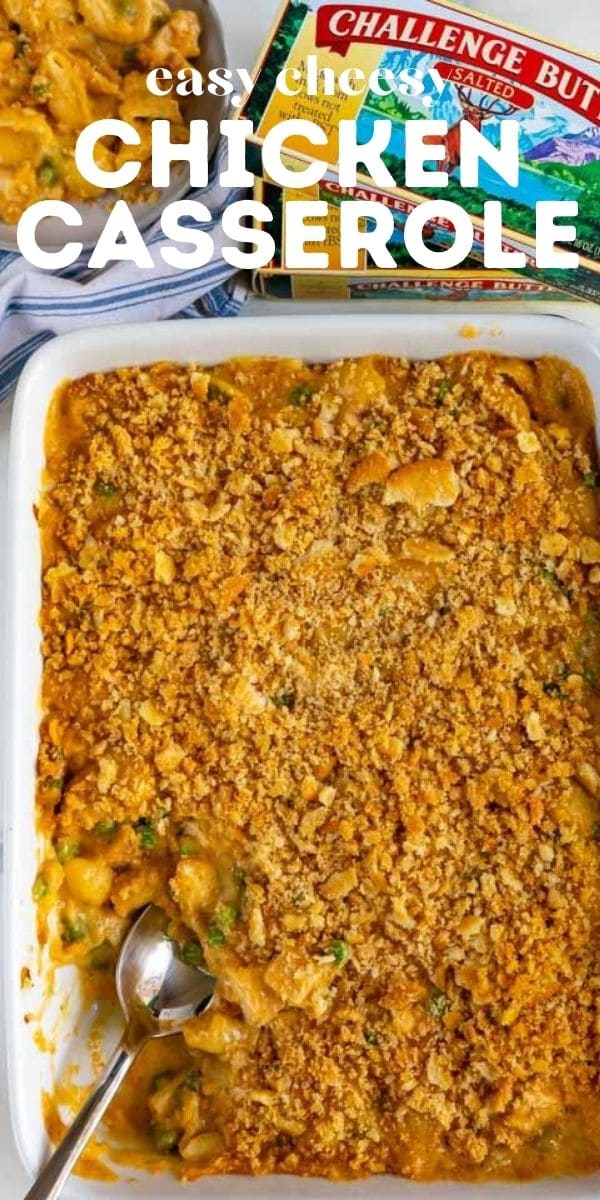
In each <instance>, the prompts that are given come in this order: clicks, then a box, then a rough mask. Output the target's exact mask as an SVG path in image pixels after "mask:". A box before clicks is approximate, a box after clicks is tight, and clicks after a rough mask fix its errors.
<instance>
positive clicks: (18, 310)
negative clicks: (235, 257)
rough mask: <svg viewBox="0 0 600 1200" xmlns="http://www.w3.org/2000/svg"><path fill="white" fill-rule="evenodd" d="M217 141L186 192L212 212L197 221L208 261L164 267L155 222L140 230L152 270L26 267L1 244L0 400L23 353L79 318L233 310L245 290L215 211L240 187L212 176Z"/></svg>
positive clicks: (98, 320)
mask: <svg viewBox="0 0 600 1200" xmlns="http://www.w3.org/2000/svg"><path fill="white" fill-rule="evenodd" d="M223 153H224V148H223V147H221V148H220V149H219V150H217V153H216V155H215V159H214V161H213V165H212V170H211V174H210V178H209V182H208V186H207V187H206V188H203V189H202V190H201V191H193V192H190V193H189V196H190V197H191V198H192V199H197V200H201V201H202V203H203V204H205V205H206V207H207V208H208V209H209V211H210V212H211V214H212V218H213V219H212V223H211V224H210V225H205V226H203V228H204V229H206V230H207V232H209V233H210V235H211V237H212V239H213V242H214V246H215V252H214V255H213V258H212V260H211V262H209V263H207V265H206V266H205V267H200V268H198V269H196V270H190V271H181V270H177V269H175V268H173V267H168V266H167V264H166V263H165V262H163V259H162V258H161V256H160V249H161V245H164V243H165V241H166V239H165V238H164V235H163V234H162V232H161V229H160V223H159V222H157V224H156V225H155V226H153V227H151V228H150V229H149V230H147V231H146V233H145V234H144V239H145V241H146V244H147V246H148V249H149V251H150V253H151V255H152V258H153V260H154V267H153V269H152V270H150V269H145V270H141V269H140V268H138V267H136V266H135V265H134V264H133V263H126V262H118V263H115V264H114V265H113V266H110V267H107V268H106V269H105V270H104V271H99V272H97V273H93V272H90V271H89V270H88V268H87V266H86V265H85V264H83V263H82V264H81V265H79V264H75V266H72V267H69V268H68V269H67V270H64V271H59V272H57V273H56V274H54V273H49V272H46V271H39V270H37V269H36V268H35V267H32V266H30V265H29V264H28V263H27V262H26V261H25V260H24V259H23V258H22V257H21V255H20V254H11V253H6V252H4V253H3V252H2V251H0V402H1V401H2V400H4V399H5V397H6V396H7V395H9V394H10V393H11V391H12V390H13V388H14V385H15V382H16V380H17V379H18V377H19V374H20V372H21V370H22V368H23V366H24V364H25V362H26V360H27V359H28V358H29V356H30V355H31V354H32V353H33V351H34V350H37V348H38V346H41V345H42V343H43V342H46V341H48V339H49V338H51V337H54V336H55V335H56V334H57V333H66V332H68V331H69V330H71V329H81V328H83V327H84V326H85V325H88V324H92V325H102V324H104V325H111V324H115V323H118V322H119V321H156V320H167V319H169V318H173V317H189V318H194V317H206V316H208V317H233V316H236V315H237V313H239V311H240V309H241V308H242V306H243V304H244V302H245V300H246V296H247V291H246V288H245V287H244V285H243V284H241V283H240V282H239V277H237V278H236V269H235V267H231V266H230V265H229V263H226V262H225V260H224V259H223V258H221V247H222V245H223V244H224V242H225V240H226V239H225V238H224V236H223V234H222V232H221V229H220V218H221V216H222V213H223V210H224V208H225V207H226V205H228V204H231V203H233V201H235V200H238V199H240V198H241V197H242V196H243V195H244V193H243V192H236V191H231V190H229V191H228V190H226V189H224V188H222V187H221V185H220V183H219V172H220V169H221V166H220V164H221V158H222V155H223Z"/></svg>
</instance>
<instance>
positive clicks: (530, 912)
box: [9, 317, 600, 1195]
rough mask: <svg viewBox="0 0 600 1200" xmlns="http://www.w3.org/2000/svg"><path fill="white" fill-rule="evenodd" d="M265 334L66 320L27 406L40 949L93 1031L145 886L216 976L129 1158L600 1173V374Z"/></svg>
mask: <svg viewBox="0 0 600 1200" xmlns="http://www.w3.org/2000/svg"><path fill="white" fill-rule="evenodd" d="M277 324H278V326H281V328H278V329H277V331H276V332H275V331H274V330H273V329H270V330H269V333H268V335H267V333H266V332H261V330H263V329H264V327H263V325H262V323H260V324H259V323H255V322H252V321H248V322H244V321H241V322H238V323H236V330H235V332H236V339H235V349H239V351H240V355H239V356H238V357H237V358H234V359H232V358H231V352H232V349H234V346H233V345H232V341H231V334H230V332H229V330H228V329H226V328H224V326H222V325H218V324H217V326H216V329H215V326H214V324H213V326H212V327H211V331H210V332H211V338H210V342H211V346H210V349H209V345H208V338H207V336H206V335H205V334H204V333H203V330H202V329H200V330H199V331H198V332H196V329H195V328H194V329H193V330H192V331H191V332H190V330H189V328H188V327H187V324H185V326H184V327H183V328H181V327H177V326H171V327H170V328H169V329H166V330H165V329H162V328H161V329H158V330H156V329H148V327H146V329H145V330H142V329H140V328H135V329H134V330H133V331H127V330H114V331H109V333H108V335H107V336H106V337H105V338H104V339H100V338H99V337H97V339H96V342H95V344H94V345H92V347H91V348H90V345H89V341H90V335H89V334H88V335H85V337H83V336H82V335H77V337H76V338H69V339H66V340H63V347H62V349H61V350H60V352H59V351H58V350H57V346H56V344H55V345H54V346H50V347H49V348H47V349H45V350H44V351H43V353H42V356H41V357H38V360H37V363H36V362H35V361H34V363H33V365H32V367H31V368H30V369H29V374H28V377H27V378H26V379H25V381H24V383H23V385H22V389H21V398H20V400H19V404H18V408H17V418H16V422H17V424H16V428H15V432H14V440H13V480H12V486H11V493H12V504H13V530H14V532H15V554H16V558H17V559H18V561H19V564H20V565H21V567H22V565H23V554H24V549H25V550H26V548H27V544H28V543H29V546H30V548H31V546H33V545H34V544H35V542H36V539H37V538H38V536H41V574H42V580H43V583H42V592H41V602H40V592H39V584H38V589H37V591H35V590H34V594H33V596H30V595H29V591H30V585H31V583H32V581H33V579H34V578H35V577H36V573H37V572H38V570H39V563H40V557H39V554H40V552H39V549H38V550H37V551H36V559H35V562H34V566H33V574H31V572H30V574H29V579H28V576H27V574H23V573H21V576H20V580H19V586H18V588H17V595H16V597H15V605H16V607H15V614H16V613H17V612H18V614H19V616H18V620H16V621H15V622H14V629H13V634H14V639H13V640H14V642H15V646H14V651H13V663H14V674H13V696H14V700H15V705H14V708H15V714H14V716H13V721H14V720H21V722H22V725H23V727H24V728H25V729H27V730H28V733H27V737H28V739H29V740H28V741H27V744H26V745H25V746H24V745H23V743H21V747H20V755H19V758H22V755H23V750H25V751H28V752H29V758H30V761H29V762H28V763H27V768H26V769H27V771H28V772H29V774H28V775H24V774H23V771H24V769H25V768H24V767H23V766H22V765H19V764H18V763H17V761H16V759H17V756H16V755H12V756H11V758H12V762H11V778H10V780H9V784H10V789H11V794H14V789H15V787H18V788H19V789H20V794H21V796H23V795H29V794H30V792H31V784H32V782H33V773H34V763H33V761H31V759H32V758H34V759H36V760H37V769H36V777H37V801H36V811H37V821H38V829H39V841H40V843H41V850H40V852H39V854H38V859H37V864H36V866H35V869H34V867H33V858H32V854H31V852H30V853H29V861H30V862H31V866H32V877H31V878H29V879H28V883H27V886H28V888H29V887H31V888H32V891H33V898H34V902H35V909H36V913H37V916H36V920H37V928H38V932H39V935H40V937H41V940H42V943H43V947H44V950H43V957H44V960H45V961H46V962H48V961H51V962H52V963H54V964H61V965H62V964H69V965H70V967H73V966H75V967H76V968H77V972H78V974H79V977H80V979H81V980H82V981H83V985H84V986H83V995H84V998H85V1004H87V1005H88V1006H89V1005H90V1003H91V1001H92V1000H94V1002H95V1003H96V1004H97V1005H100V1006H101V1010H102V1006H104V1007H106V1005H107V1004H109V1003H110V998H111V972H112V966H113V964H114V957H115V953H116V951H117V949H118V945H119V942H120V939H121V938H122V936H123V933H124V931H125V930H126V929H127V928H128V925H129V922H130V921H131V919H132V916H133V914H134V913H135V912H136V911H137V910H138V909H139V908H140V907H142V906H143V905H144V904H146V903H148V902H150V901H156V902H157V903H159V904H161V905H162V906H164V907H165V908H166V909H167V911H168V913H169V916H170V919H171V932H172V936H173V937H174V938H175V939H177V940H178V941H179V942H180V943H181V944H182V945H183V946H184V956H185V957H186V958H187V960H188V961H190V962H192V963H193V962H200V961H203V960H204V961H206V963H207V964H208V966H209V968H210V969H211V970H212V971H214V973H215V974H216V975H217V977H218V978H219V981H220V983H219V992H218V999H217V1003H216V1005H215V1007H214V1009H213V1010H212V1011H211V1012H210V1013H209V1014H207V1015H205V1016H203V1017H200V1018H196V1019H194V1020H193V1021H191V1022H190V1023H189V1025H188V1027H187V1028H186V1030H185V1034H184V1038H183V1039H182V1040H176V1039H175V1040H173V1039H167V1040H166V1041H164V1042H161V1043H158V1044H157V1045H155V1046H153V1047H152V1048H150V1049H149V1050H148V1051H147V1052H145V1053H143V1054H142V1056H141V1057H140V1059H139V1061H138V1063H137V1064H136V1066H135V1067H134V1069H133V1072H132V1075H131V1078H130V1080H129V1081H128V1082H127V1083H126V1085H125V1087H124V1088H123V1092H122V1094H121V1096H120V1097H119V1099H118V1101H117V1103H116V1104H115V1105H114V1106H113V1109H112V1112H111V1114H110V1116H109V1120H108V1131H109V1135H110V1138H111V1141H112V1142H114V1144H115V1145H118V1146H120V1147H121V1149H120V1151H119V1152H117V1158H118V1157H119V1153H120V1155H121V1161H123V1160H124V1157H123V1156H124V1155H125V1157H126V1151H124V1150H123V1147H131V1146H134V1145H135V1146H137V1147H141V1149H142V1152H143V1156H144V1162H145V1163H146V1165H149V1166H150V1167H151V1168H152V1169H156V1168H158V1167H161V1166H169V1165H170V1166H171V1167H172V1170H173V1172H174V1174H175V1175H177V1176H180V1177H183V1178H187V1179H190V1178H191V1179H193V1178H195V1177H197V1176H199V1175H205V1174H214V1175H219V1174H221V1175H222V1174H225V1173H229V1172H232V1173H234V1174H239V1175H260V1174H265V1173H266V1174H273V1173H286V1174H292V1175H297V1176H320V1177H328V1178H333V1179H338V1180H340V1179H341V1180H350V1179H353V1178H355V1177H364V1176H368V1175H379V1174H380V1175H384V1176H393V1175H401V1176H405V1177H406V1178H407V1179H410V1180H419V1181H422V1180H434V1179H443V1180H447V1181H448V1180H454V1179H459V1180H467V1179H475V1180H478V1181H479V1182H480V1185H481V1186H480V1188H479V1190H480V1192H481V1194H482V1195H485V1194H486V1191H487V1189H486V1187H485V1186H484V1185H485V1181H486V1180H491V1179H492V1180H493V1179H506V1180H519V1181H526V1180H530V1179H535V1178H537V1177H539V1176H562V1175H573V1174H578V1173H587V1172H593V1171H596V1170H597V1169H598V1167H599V1165H600V1101H599V1100H598V1086H597V1085H598V1067H599V1065H600V1064H599V1050H600V1047H599V1032H600V1011H599V1008H598V1001H599V998H600V964H599V963H598V961H597V959H598V917H597V914H598V911H599V907H600V906H599V899H600V896H599V891H600V883H599V874H598V865H599V862H598V860H599V855H600V834H599V826H600V753H599V746H598V717H599V713H600V699H599V688H600V675H599V674H598V672H599V670H600V668H599V661H600V659H599V637H600V601H599V599H598V596H599V588H598V584H599V582H600V533H599V528H598V483H599V477H598V474H597V460H596V449H595V439H594V421H595V417H594V402H593V396H592V391H591V390H590V384H591V385H592V387H593V386H595V375H594V372H595V371H596V370H597V367H596V352H595V350H594V348H593V347H591V346H589V345H587V344H586V339H588V340H589V334H588V333H587V332H586V333H584V332H583V331H579V330H578V329H577V327H576V326H574V325H570V324H569V323H567V322H562V321H560V320H557V319H544V318H534V319H533V321H531V320H526V319H511V318H508V319H506V320H505V322H504V324H503V326H501V327H500V328H499V329H497V330H495V331H489V330H485V329H483V330H482V331H481V333H480V336H479V337H478V338H475V339H474V340H473V341H472V342H468V343H466V342H464V340H462V341H461V338H460V336H459V331H460V326H459V322H458V321H456V320H454V319H453V320H451V321H450V320H448V319H446V318H443V317H440V318H439V319H436V320H435V321H433V320H432V321H431V322H430V323H429V325H428V339H427V342H426V343H425V342H424V340H423V337H422V334H421V342H420V343H419V341H418V340H417V330H418V324H417V320H416V319H412V320H411V318H405V319H404V320H402V321H399V320H398V319H397V318H396V319H394V318H392V319H391V320H387V319H384V320H383V321H382V320H381V319H380V318H374V319H372V320H370V319H367V320H366V321H365V319H364V318H361V321H360V323H359V322H357V323H356V324H354V323H353V322H349V321H348V319H347V318H346V319H345V320H344V323H343V326H344V327H343V330H342V329H341V328H340V325H339V323H338V322H336V321H335V319H334V320H333V321H332V323H331V324H328V323H327V322H325V323H324V327H323V329H321V330H319V331H318V332H317V331H316V330H315V329H314V327H312V322H311V320H310V318H309V319H308V320H307V321H304V320H303V319H299V318H297V317H295V318H294V321H293V327H294V328H293V330H292V328H291V326H287V327H286V322H285V321H282V322H278V323H277ZM349 326H351V328H349ZM86 339H87V345H86ZM67 341H68V342H69V343H70V345H67V344H66V343H67ZM151 346H153V347H154V348H153V349H151ZM409 349H410V358H409V357H407V356H406V351H407V350H409ZM249 350H252V351H253V355H254V356H253V357H248V351H249ZM492 351H494V352H492ZM557 351H560V358H559V357H555V356H554V354H555V352H557ZM267 352H268V353H269V354H270V355H271V357H268V358H266V357H261V355H264V354H265V353H267ZM349 352H350V353H349ZM551 352H552V353H551ZM44 356H45V357H44ZM135 361H137V362H140V363H148V364H149V365H147V366H143V367H139V366H130V365H129V364H130V363H131V362H135ZM190 363H191V365H190ZM66 364H69V365H66ZM84 364H85V365H84ZM582 371H583V372H584V373H585V376H586V378H584V374H582V373H581V372H582ZM65 373H67V374H68V375H69V376H71V377H72V381H71V382H66V383H62V384H61V379H62V377H63V376H64V374H65ZM56 385H60V386H58V387H57V386H56ZM34 397H35V400H34V399H33V398H34ZM32 403H34V404H35V412H34V413H33V414H32V410H31V408H29V409H28V420H29V423H30V426H29V427H30V428H31V421H32V419H33V421H34V424H35V425H36V428H37V429H38V441H39V444H38V446H37V448H36V450H35V454H32V453H31V449H29V450H26V449H25V441H24V437H25V435H24V417H23V415H22V414H23V412H24V408H25V406H26V405H28V404H29V405H31V404H32ZM44 431H45V432H44ZM42 464H43V467H44V474H43V488H42V494H41V498H40V497H39V495H38V500H39V503H38V507H37V520H38V524H39V534H38V530H37V529H36V525H35V521H34V519H33V517H28V516H27V515H26V514H27V497H28V496H31V494H32V489H35V488H36V482H35V481H36V479H39V474H38V472H39V468H40V466H41V465H42ZM38 493H39V489H38ZM33 495H34V497H35V490H34V492H33ZM26 527H27V528H26ZM17 542H19V543H20V544H19V546H18V547H17ZM14 561H15V562H16V560H14ZM38 577H39V576H38ZM15 578H16V574H15ZM26 594H27V601H26V603H25V595H26ZM40 603H41V629H42V647H41V649H42V656H41V664H40V659H39V657H38V654H37V649H36V648H34V649H33V653H32V650H31V649H29V651H28V652H27V654H26V655H25V657H28V659H29V661H28V664H27V665H25V666H24V663H23V659H22V658H19V655H23V653H24V641H23V639H24V637H25V632H24V630H25V626H26V625H27V622H28V621H29V620H31V617H32V616H35V614H36V613H37V612H38V611H39V609H40ZM32 629H33V626H32V625H29V627H28V635H27V636H28V637H29V641H30V642H31V641H32V640H33V639H32ZM17 664H19V666H18V667H17ZM40 666H41V679H42V710H43V716H42V723H41V728H40V733H39V745H38V748H37V752H36V740H37V734H36V725H37V724H39V712H38V716H37V717H36V716H35V695H34V693H35V687H34V686H32V684H33V681H34V680H35V679H38V680H39V679H40ZM19 673H20V682H19V683H18V684H17V680H16V675H17V674H19ZM32 722H33V724H32ZM9 736H10V734H9ZM10 744H11V743H10V742H9V746H10ZM32 751H33V755H32V754H31V752H32ZM19 772H20V774H19ZM28 812H29V816H28V818H27V820H28V821H29V822H31V819H32V816H33V803H31V804H29V808H28ZM28 828H29V830H31V823H30V824H29V826H28ZM25 836H26V835H25V834H24V832H23V819H22V818H21V820H20V821H19V822H18V823H17V826H16V827H15V829H14V830H13V838H14V842H13V855H14V853H15V852H16V853H19V847H21V849H22V848H23V845H24V839H25ZM13 871H14V868H13ZM12 886H13V888H14V887H15V876H14V873H13V883H12ZM32 908H33V905H32V904H31V902H30V901H28V900H27V897H26V895H25V894H24V893H23V892H22V893H21V915H20V920H21V921H22V922H23V929H26V928H29V929H30V931H31V928H32V926H33V914H32ZM24 940H25V941H27V936H26V937H25V939H24ZM23 956H24V947H23V939H22V938H21V945H20V947H17V945H15V944H13V946H12V948H11V959H10V970H11V972H12V973H13V976H14V973H15V971H16V968H17V964H19V965H20V966H22V965H23ZM44 969H45V968H44ZM68 969H69V968H68V967H67V968H64V967H62V966H61V970H60V971H58V973H57V980H58V983H57V987H58V988H59V989H60V986H61V985H60V979H61V977H62V976H63V974H64V971H65V970H66V971H67V972H68ZM28 970H29V972H30V977H31V983H32V985H33V986H32V990H33V992H34V993H35V989H36V987H39V986H41V983H40V979H41V975H43V974H44V972H43V971H42V972H41V973H40V970H39V967H38V966H37V965H36V962H35V955H34V956H33V957H32V959H31V962H30V963H29V965H28ZM29 981H30V980H29V978H28V979H27V982H28V983H29ZM10 994H11V1012H12V1018H13V1020H14V1021H15V1022H16V1021H17V1016H18V1012H19V1011H23V1005H25V1011H30V1012H32V1011H33V1010H34V1008H35V1005H34V1004H33V1003H32V1000H28V998H27V996H25V997H24V998H23V999H20V998H18V997H17V994H16V990H15V988H14V987H13V990H12V992H11V993H10ZM19 1036H20V1037H21V1039H22V1038H23V1035H22V1033H21V1034H20V1035H19ZM67 1057H68V1056H67ZM23 1059H24V1060H25V1055H23ZM34 1064H35V1066H34ZM62 1066H63V1067H64V1058H63V1063H62ZM34 1069H35V1070H37V1073H38V1074H37V1078H38V1085H37V1086H38V1089H39V1072H40V1063H39V1060H38V1059H37V1058H36V1057H35V1054H34V1055H33V1056H32V1058H31V1062H30V1064H29V1066H25V1065H24V1062H22V1063H21V1064H20V1076H21V1081H20V1082H19V1079H18V1078H16V1079H15V1104H16V1124H17V1127H18V1134H19V1136H20V1139H21V1140H24V1132H23V1131H24V1114H23V1110H22V1105H23V1099H24V1087H25V1076H26V1075H27V1072H29V1086H30V1088H31V1084H32V1080H33V1075H32V1072H33V1070H34ZM46 1090H47V1092H48V1095H47V1096H46V1100H45V1106H44V1107H45V1115H46V1120H47V1122H48V1123H49V1127H50V1129H51V1131H56V1130H57V1129H58V1128H59V1127H60V1121H59V1114H58V1110H57V1107H56V1104H55V1103H54V1102H53V1100H52V1089H51V1087H50V1086H47V1088H46ZM29 1121H30V1122H31V1116H30V1117H29ZM30 1128H31V1126H30ZM40 1152H41V1151H40ZM390 1182H391V1181H390ZM381 1184H382V1185H383V1186H385V1180H382V1181H381ZM210 1186H211V1184H210V1182H209V1180H206V1181H205V1183H204V1184H203V1187H205V1188H210ZM236 1186H238V1185H236V1183H235V1181H232V1182H231V1189H232V1191H234V1189H235V1187H236ZM244 1186H246V1185H244ZM316 1186H317V1187H318V1186H319V1185H316ZM373 1186H375V1185H373ZM393 1186H394V1188H395V1189H396V1190H397V1189H398V1187H399V1186H400V1187H402V1186H403V1185H402V1184H398V1182H396V1183H395V1184H394V1185H393ZM404 1186H407V1185H404ZM550 1186H551V1185H548V1187H550ZM86 1194H87V1193H86ZM90 1194H91V1193H90ZM169 1194H171V1193H169ZM173 1194H174V1193H173ZM208 1194H209V1195H210V1194H211V1193H210V1192H208ZM215 1194H216V1193H215ZM310 1194H311V1195H313V1194H314V1195H317V1194H320V1193H318V1192H315V1191H314V1190H313V1192H311V1193H310ZM447 1194H448V1195H449V1194H450V1193H449V1192H448V1193H447ZM546 1194H550V1192H549V1191H547V1193H546ZM578 1194H579V1193H578Z"/></svg>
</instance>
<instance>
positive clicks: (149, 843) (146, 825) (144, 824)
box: [135, 819, 158, 850]
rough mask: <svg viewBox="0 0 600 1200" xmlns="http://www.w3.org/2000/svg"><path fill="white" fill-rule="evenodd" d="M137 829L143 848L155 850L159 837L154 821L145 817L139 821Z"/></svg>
mask: <svg viewBox="0 0 600 1200" xmlns="http://www.w3.org/2000/svg"><path fill="white" fill-rule="evenodd" d="M135 831H136V833H137V835H138V837H139V839H140V845H141V847H142V849H143V850H154V847H155V846H156V843H157V841H158V838H157V836H156V830H155V829H154V826H153V825H152V822H151V821H147V820H145V819H143V820H141V821H138V822H137V824H136V826H135Z"/></svg>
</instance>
